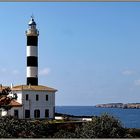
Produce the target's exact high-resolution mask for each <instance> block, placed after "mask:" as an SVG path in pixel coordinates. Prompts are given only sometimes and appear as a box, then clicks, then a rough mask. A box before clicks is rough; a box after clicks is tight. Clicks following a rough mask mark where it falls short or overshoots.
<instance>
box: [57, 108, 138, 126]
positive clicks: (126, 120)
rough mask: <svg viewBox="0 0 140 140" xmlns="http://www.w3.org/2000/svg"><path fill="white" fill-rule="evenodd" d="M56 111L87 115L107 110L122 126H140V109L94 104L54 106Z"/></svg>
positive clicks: (98, 113)
mask: <svg viewBox="0 0 140 140" xmlns="http://www.w3.org/2000/svg"><path fill="white" fill-rule="evenodd" d="M56 112H57V113H64V114H71V115H88V116H94V115H97V116H98V115H101V114H102V113H105V112H107V113H109V114H111V115H113V116H115V117H116V118H118V119H119V120H120V121H121V122H122V124H123V126H124V127H128V128H140V109H120V108H96V107H94V106H56Z"/></svg>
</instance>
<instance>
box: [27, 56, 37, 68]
mask: <svg viewBox="0 0 140 140" xmlns="http://www.w3.org/2000/svg"><path fill="white" fill-rule="evenodd" d="M27 66H33V67H38V58H37V57H36V56H28V57H27Z"/></svg>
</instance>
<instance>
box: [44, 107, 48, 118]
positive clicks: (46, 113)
mask: <svg viewBox="0 0 140 140" xmlns="http://www.w3.org/2000/svg"><path fill="white" fill-rule="evenodd" d="M48 117H49V109H46V110H45V118H48Z"/></svg>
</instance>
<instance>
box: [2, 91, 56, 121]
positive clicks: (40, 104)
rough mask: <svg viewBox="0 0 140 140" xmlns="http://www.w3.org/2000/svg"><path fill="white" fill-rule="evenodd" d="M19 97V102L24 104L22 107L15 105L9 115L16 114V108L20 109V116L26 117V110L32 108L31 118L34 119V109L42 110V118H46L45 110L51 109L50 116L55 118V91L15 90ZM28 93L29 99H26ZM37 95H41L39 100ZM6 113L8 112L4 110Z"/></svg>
mask: <svg viewBox="0 0 140 140" xmlns="http://www.w3.org/2000/svg"><path fill="white" fill-rule="evenodd" d="M14 92H15V93H16V94H17V96H18V98H17V102H19V103H20V104H22V107H13V108H12V109H10V110H9V111H8V114H9V115H12V116H14V110H18V114H19V118H20V119H24V118H25V110H26V109H27V110H30V118H32V119H34V110H36V109H39V110H40V118H42V119H44V118H45V110H46V109H48V110H49V118H54V113H55V93H54V92H48V91H33V90H28V91H25V90H23V91H14ZM26 94H28V100H26ZM36 95H38V96H39V100H38V101H36ZM46 95H48V101H46ZM2 113H3V114H4V113H5V114H6V112H4V111H2Z"/></svg>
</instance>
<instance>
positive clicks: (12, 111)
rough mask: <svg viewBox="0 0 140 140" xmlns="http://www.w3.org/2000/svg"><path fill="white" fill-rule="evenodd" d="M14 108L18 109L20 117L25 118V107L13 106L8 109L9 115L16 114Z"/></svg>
mask: <svg viewBox="0 0 140 140" xmlns="http://www.w3.org/2000/svg"><path fill="white" fill-rule="evenodd" d="M14 110H18V118H19V119H24V118H23V107H13V108H11V109H10V110H9V111H8V115H11V116H14Z"/></svg>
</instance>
